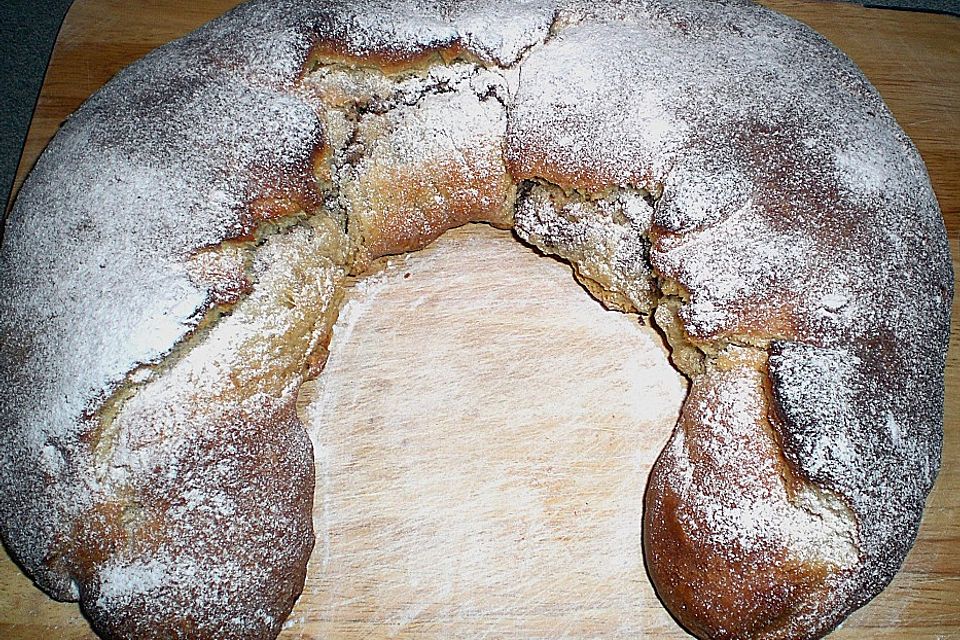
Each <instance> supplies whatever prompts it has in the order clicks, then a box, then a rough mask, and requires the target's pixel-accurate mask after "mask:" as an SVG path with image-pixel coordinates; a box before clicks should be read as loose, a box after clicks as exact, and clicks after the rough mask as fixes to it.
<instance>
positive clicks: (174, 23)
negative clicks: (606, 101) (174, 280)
mask: <svg viewBox="0 0 960 640" xmlns="http://www.w3.org/2000/svg"><path fill="white" fill-rule="evenodd" d="M233 4H235V1H234V0H192V1H191V0H147V1H144V2H141V3H130V2H126V1H124V0H77V1H76V3H75V4H74V6H73V7H72V9H71V10H70V13H69V14H68V16H67V19H66V21H65V22H64V25H63V28H62V30H61V33H60V36H59V38H58V42H57V46H56V48H55V50H54V54H53V57H52V59H51V62H50V67H49V69H48V72H47V77H46V79H45V82H44V87H43V90H42V93H41V97H40V101H39V103H38V105H37V109H36V112H35V114H34V118H33V123H32V126H31V129H30V133H29V137H28V141H27V145H26V148H25V150H24V154H23V157H22V160H21V163H20V169H19V172H18V177H17V182H16V185H17V186H19V184H20V183H21V181H22V178H23V176H24V175H25V173H26V171H27V170H28V169H29V167H30V166H31V165H32V164H33V162H34V161H35V159H36V157H37V155H38V154H39V152H40V150H41V149H42V148H43V146H44V145H45V144H46V142H47V141H48V140H49V138H50V137H51V136H52V135H53V133H54V132H55V131H56V129H57V127H58V126H59V124H60V123H61V122H62V121H63V119H64V118H65V117H66V115H67V114H69V113H70V112H71V111H73V110H74V109H75V108H76V107H77V106H79V104H80V103H81V102H82V101H83V100H84V99H85V98H86V97H87V96H88V95H89V94H90V93H92V92H93V91H95V90H96V89H97V88H98V87H99V86H101V85H102V84H103V83H104V82H105V81H106V80H107V79H109V77H110V76H112V75H113V74H114V73H116V72H117V71H118V70H119V69H121V68H122V67H123V66H125V65H126V64H128V63H129V62H131V61H132V60H134V59H136V58H138V57H140V56H141V55H143V54H144V53H146V52H147V51H149V50H150V49H152V48H154V47H155V46H157V45H159V44H162V43H163V42H165V41H168V40H170V39H172V38H175V37H177V36H179V35H182V34H183V33H185V32H187V31H189V30H190V29H192V28H194V27H196V26H198V25H200V24H201V23H202V22H204V21H205V20H207V19H209V18H211V17H214V16H215V15H218V14H220V13H222V12H223V11H225V10H227V9H229V8H230V7H231V6H233ZM765 4H768V5H769V6H771V7H773V8H775V9H778V10H781V11H783V12H785V13H787V14H789V15H792V16H794V17H796V18H798V19H800V20H802V21H804V22H806V23H808V24H810V25H811V26H813V27H814V28H815V29H817V30H818V31H820V32H821V33H823V34H824V35H825V36H826V37H827V38H829V39H830V40H831V41H833V42H834V43H835V44H836V45H837V46H839V47H840V48H841V49H843V50H844V51H845V52H847V53H848V54H849V55H850V56H851V57H852V58H853V59H854V60H855V61H856V62H857V63H858V64H859V65H860V66H861V68H863V70H864V71H865V73H866V74H867V76H868V77H869V78H870V79H871V80H872V81H873V83H874V84H875V85H876V86H877V88H878V89H879V90H880V92H881V94H882V95H883V96H884V98H885V99H886V101H887V103H888V104H889V105H890V108H891V109H892V110H893V112H894V114H895V115H896V116H897V118H898V120H899V121H900V123H901V125H902V126H903V128H904V129H905V130H906V131H907V133H908V134H909V135H910V136H911V137H912V138H913V139H914V141H915V142H916V144H917V146H918V147H919V149H920V152H921V154H922V155H923V157H924V160H925V161H926V162H927V165H928V168H929V171H930V175H931V180H932V182H933V185H934V189H935V190H936V192H937V196H938V198H939V200H940V205H941V208H942V210H943V214H944V219H945V222H946V225H947V229H948V233H949V235H950V244H951V249H952V251H953V256H954V269H955V271H957V270H960V269H958V266H960V264H958V260H960V246H958V237H960V20H958V19H956V18H952V17H948V16H941V15H932V14H921V13H909V12H895V11H887V10H878V9H863V8H860V7H857V6H853V5H848V4H832V3H822V2H787V1H776V2H774V1H769V2H765ZM958 306H960V305H958V303H957V302H956V301H955V303H954V321H953V325H952V331H951V347H950V353H949V355H948V365H947V400H946V417H945V427H946V429H945V441H944V449H943V452H944V460H943V469H942V471H941V473H940V477H939V479H938V481H937V485H936V487H935V489H934V491H933V493H932V494H931V496H930V499H929V502H928V507H927V510H926V512H925V516H924V522H923V526H922V528H921V531H920V537H919V540H918V542H917V545H916V547H915V548H914V550H913V551H912V552H911V554H910V556H909V557H908V559H907V561H906V564H905V566H904V568H903V570H902V571H901V572H900V574H899V575H898V576H897V577H896V579H895V580H894V581H893V583H892V584H891V585H890V587H889V588H888V589H887V590H886V591H884V592H883V593H882V594H881V595H880V596H879V597H878V598H876V599H875V600H874V601H873V602H871V603H870V604H869V605H867V606H866V607H864V608H863V609H861V610H860V611H858V612H857V613H855V614H854V615H853V616H852V617H851V618H850V619H849V620H848V621H847V622H846V623H845V624H844V625H843V627H842V628H841V629H840V630H838V631H836V632H835V633H834V634H833V635H831V638H840V639H853V638H889V639H893V638H902V639H921V638H922V639H929V640H933V639H937V640H946V639H948V638H960V332H958V324H960V323H958V316H960V313H958V311H960V309H958ZM336 334H337V338H336V339H335V342H334V350H333V353H332V354H331V359H330V361H329V364H328V368H327V371H325V373H324V375H323V376H322V377H321V379H320V381H319V382H318V384H317V385H316V386H315V387H313V388H312V389H311V391H310V393H309V394H304V397H303V403H302V406H301V414H302V415H303V417H304V419H305V421H306V422H307V423H308V425H309V427H310V429H311V435H312V437H313V438H314V442H315V445H316V449H317V465H318V467H317V470H318V484H317V493H316V508H315V523H316V528H317V536H318V537H317V546H316V549H315V552H314V557H313V558H312V560H311V566H310V575H309V577H308V581H307V585H306V588H305V590H304V595H303V596H302V597H301V599H300V601H299V602H298V604H297V607H296V609H295V610H294V613H293V615H292V616H291V618H290V621H289V623H288V625H287V626H286V628H285V630H284V632H283V635H282V637H284V638H288V639H292V638H320V637H336V638H361V637H362V638H378V637H401V638H450V637H473V638H480V637H493V638H534V637H536V638H561V637H570V638H583V637H604V638H608V637H609V638H614V637H631V638H635V637H650V638H684V637H687V635H686V634H685V633H684V632H683V631H682V630H681V629H679V628H678V627H677V626H676V625H675V623H674V622H673V621H672V620H671V619H670V617H669V615H667V614H666V613H665V611H664V610H663V609H662V607H661V606H660V605H659V603H658V602H657V600H656V598H655V596H654V595H653V593H652V591H651V589H650V587H649V585H648V584H647V581H646V575H645V573H644V571H643V566H642V556H641V555H640V549H639V546H638V543H639V537H638V535H639V532H638V529H637V527H638V526H639V525H638V523H639V509H640V495H641V493H642V489H643V484H644V478H645V473H646V471H645V470H646V469H648V468H649V464H650V463H651V462H652V460H653V457H654V456H655V455H656V453H657V451H658V449H659V446H661V444H662V442H664V441H665V439H666V437H667V435H668V430H669V425H670V424H671V421H672V420H673V418H674V417H675V412H676V410H677V408H678V407H679V403H680V401H681V399H682V394H683V381H682V380H681V379H680V378H678V377H677V376H676V374H674V373H673V372H672V371H671V369H670V368H669V366H667V361H666V356H665V352H664V350H663V348H662V345H660V344H659V343H658V342H657V340H658V339H657V336H656V334H655V333H653V332H652V331H650V330H649V329H647V328H644V327H643V326H642V325H641V324H640V323H639V322H638V321H637V320H636V319H635V318H632V317H630V316H624V315H621V314H616V313H612V312H607V311H604V310H603V309H602V308H601V307H600V306H599V305H597V304H596V303H595V302H593V301H592V300H591V299H590V298H588V297H587V296H586V294H585V293H584V292H583V291H582V290H581V289H580V288H579V287H578V286H577V285H576V284H575V283H574V282H573V279H572V278H571V276H570V270H569V268H568V267H566V266H565V265H562V264H560V263H558V262H555V261H553V260H550V259H545V258H541V257H538V256H536V255H535V254H534V253H532V252H531V251H529V250H527V249H525V248H523V247H522V246H521V245H519V244H518V243H516V242H514V241H513V240H512V239H511V238H510V236H509V234H506V233H503V232H496V231H493V230H491V229H488V228H486V227H479V226H478V227H469V228H465V229H463V230H459V231H456V232H451V233H450V234H448V235H447V236H445V237H444V238H442V239H441V240H440V241H438V243H436V244H435V245H434V246H432V247H430V248H428V249H427V250H425V251H424V252H422V253H420V254H417V255H414V256H409V257H405V258H396V259H393V260H392V261H391V264H390V265H386V266H385V267H384V270H383V271H382V272H381V273H379V274H377V275H376V276H374V277H373V279H372V280H369V281H368V283H367V284H365V285H363V286H360V287H358V288H356V289H354V290H353V291H352V292H351V294H350V295H349V297H348V302H347V305H346V307H345V309H344V313H343V314H342V316H341V319H340V321H339V322H338V325H337V329H336ZM374 362H375V363H376V365H375V366H374V364H373V363H374ZM412 372H416V373H415V374H413V373H412ZM411 390H412V391H411ZM531 495H536V496H539V498H538V499H537V500H533V499H532V498H531ZM544 496H546V497H547V498H546V499H544ZM94 637H95V636H94V635H93V633H92V632H91V631H90V629H89V626H88V625H87V623H86V621H85V620H84V619H83V617H82V615H81V614H80V612H79V610H78V608H77V606H76V605H75V604H70V603H66V604H64V603H56V602H53V601H52V600H50V599H48V598H47V597H46V596H45V595H43V593H42V592H40V591H39V590H38V589H36V588H35V587H34V586H33V585H32V584H31V583H30V581H29V580H28V579H27V578H26V577H25V576H23V574H22V573H20V572H19V570H18V569H17V568H16V566H14V564H13V563H12V562H11V561H10V560H9V559H8V558H7V557H6V556H5V555H2V557H0V638H24V639H38V640H39V639H41V638H42V639H44V640H49V639H53V638H65V639H92V638H94Z"/></svg>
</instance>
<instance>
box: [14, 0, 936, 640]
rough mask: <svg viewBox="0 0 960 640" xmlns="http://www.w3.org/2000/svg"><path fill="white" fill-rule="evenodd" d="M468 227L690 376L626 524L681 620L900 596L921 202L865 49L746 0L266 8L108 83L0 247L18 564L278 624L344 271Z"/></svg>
mask: <svg viewBox="0 0 960 640" xmlns="http://www.w3.org/2000/svg"><path fill="white" fill-rule="evenodd" d="M469 221H483V222H488V223H491V224H494V225H497V226H501V227H510V228H513V229H515V232H516V234H517V235H518V236H519V237H520V238H521V239H522V240H524V241H526V242H528V243H530V244H532V245H535V246H536V247H538V248H539V249H541V250H542V251H544V252H546V253H550V254H555V255H558V256H561V257H563V258H564V259H566V260H568V261H570V263H571V264H572V265H573V267H574V271H575V273H576V275H577V277H578V279H580V280H581V281H582V282H583V284H584V285H585V286H586V288H587V289H588V290H589V291H590V292H591V293H593V294H594V295H595V296H596V297H598V298H599V299H601V300H602V301H604V302H605V303H606V304H607V305H608V306H611V307H614V308H618V309H622V310H626V311H636V312H640V313H643V314H650V315H652V318H653V321H654V322H655V323H656V324H657V325H658V326H659V327H660V328H661V329H662V330H663V333H664V334H665V335H666V336H667V338H668V340H669V342H670V344H671V347H672V360H673V362H674V363H675V365H676V366H677V367H678V368H679V369H680V370H681V371H682V372H683V373H685V374H686V375H687V376H688V377H689V380H690V391H689V395H688V397H687V399H686V402H685V405H684V407H683V410H682V414H681V417H680V420H679V423H678V425H677V427H676V429H675V431H674V433H673V435H672V437H671V439H670V441H669V443H668V445H667V447H666V448H665V450H664V451H663V453H662V454H661V456H660V458H659V461H658V462H657V464H656V465H655V467H654V469H653V472H652V476H651V478H650V481H649V486H648V489H647V500H646V508H645V516H644V522H643V532H644V533H643V543H644V553H645V555H646V559H647V564H648V570H649V573H650V576H651V578H652V580H653V583H654V585H655V586H656V589H657V591H658V593H659V595H660V597H661V598H662V599H663V602H664V604H665V605H666V606H667V607H668V608H669V609H670V611H671V612H672V613H673V614H674V615H675V617H676V618H677V619H678V621H679V622H680V623H681V624H683V625H684V626H685V627H686V628H687V629H689V630H690V631H691V632H693V633H694V634H696V635H697V636H699V637H703V638H784V639H785V638H792V639H796V638H814V637H819V636H822V635H824V634H826V633H827V632H828V631H829V630H831V629H832V628H833V627H834V626H836V625H837V624H838V623H839V622H840V621H841V620H842V619H843V618H844V617H845V616H846V615H847V614H848V613H849V612H851V611H852V610H853V609H855V608H857V607H859V606H861V605H863V604H864V603H865V602H867V601H868V600H869V599H870V598H871V597H873V596H874V595H876V594H877V593H878V592H879V591H880V590H881V589H882V588H883V587H884V586H885V585H886V584H887V583H888V582H889V581H890V579H891V578H892V576H893V575H894V573H895V572H896V571H897V569H898V568H899V566H900V564H901V562H902V561H903V559H904V556H905V555H906V553H907V551H908V549H909V548H910V546H911V544H912V542H913V540H914V538H915V535H916V532H917V527H918V525H919V522H920V517H921V512H922V509H923V504H924V500H925V498H926V496H927V493H928V491H929V490H930V488H931V486H932V483H933V481H934V478H935V476H936V474H937V470H938V468H939V464H940V449H941V439H942V412H943V393H944V390H943V368H944V355H945V351H946V347H947V337H948V327H949V309H950V302H951V297H952V290H953V284H952V282H953V274H952V272H951V265H950V258H949V249H948V245H947V240H946V234H945V231H944V226H943V221H942V218H941V215H940V212H939V209H938V206H937V202H936V199H935V197H934V194H933V191H932V189H931V187H930V183H929V179H928V177H927V174H926V171H925V168H924V165H923V163H922V161H921V159H920V157H919V155H918V153H917V151H916V150H915V148H914V146H913V144H912V143H911V142H910V140H909V139H908V138H907V136H906V135H905V134H904V133H903V132H902V131H901V130H900V128H899V127H898V126H897V124H896V123H895V122H894V119H893V117H892V116H891V114H890V112H889V111H888V109H887V108H886V107H885V106H884V104H883V103H882V101H881V99H880V97H879V96H878V94H877V92H876V90H875V89H874V88H872V87H871V86H870V84H869V83H868V82H867V81H866V79H865V78H864V77H863V76H862V74H861V73H860V72H859V70H858V69H857V68H856V67H855V66H854V65H853V64H852V63H851V62H850V61H849V60H848V59H847V58H846V57H844V56H843V55H842V54H841V53H839V52H838V51H837V50H836V49H834V48H833V47H832V46H831V45H829V43H827V41H825V40H824V39H823V38H822V37H820V36H819V35H817V34H815V33H814V32H812V31H811V30H810V29H808V28H806V27H804V26H803V25H801V24H799V23H797V22H794V21H793V20H790V19H788V18H785V17H783V16H780V15H778V14H776V13H773V12H771V11H769V10H766V9H764V8H761V7H758V6H756V5H754V4H751V3H749V2H740V1H736V0H731V1H729V2H702V1H700V0H689V1H686V0H677V1H664V2H658V1H653V0H650V1H646V2H622V3H621V2H604V1H598V0H590V1H589V2H579V1H576V0H571V1H570V2H565V1H563V0H557V1H556V2H554V1H553V0H509V1H508V0H502V1H499V2H487V1H485V0H468V1H464V2H441V3H428V2H424V1H421V0H396V1H393V2H389V3H385V2H378V1H374V0H348V1H347V2H332V1H323V0H312V1H305V0H296V1H294V0H278V1H269V2H268V1H265V0H264V1H256V0H255V1H254V2H250V3H249V4H245V5H242V6H240V7H238V8H236V9H234V10H233V11H231V12H229V13H228V14H226V15H224V16H223V17H221V18H219V19H217V20H214V21H213V22H211V23H209V24H208V25H206V26H204V27H203V28H201V29H199V30H198V31H196V32H194V33H192V34H190V35H188V36H186V37H184V38H182V39H180V40H177V41H175V42H173V43H171V44H169V45H167V46H165V47H162V48H161V49H158V50H156V51H154V52H153V53H151V54H149V55H147V56H146V57H144V58H143V59H142V60H140V61H139V62H137V63H135V64H133V65H131V66H130V67H129V68H127V69H126V70H124V71H123V72H121V73H120V74H118V75H117V76H116V78H114V79H113V80H112V81H111V82H109V83H108V84H107V85H106V86H105V87H104V88H103V89H101V90H100V91H99V92H97V93H96V94H95V95H94V96H92V97H91V98H90V99H89V100H88V101H87V102H86V103H85V104H84V105H83V106H82V107H81V108H80V109H79V110H78V111H77V112H76V113H75V114H74V115H73V116H72V117H71V118H70V119H69V120H67V121H66V123H65V124H64V125H63V127H62V129H61V130H60V131H59V133H58V134H57V135H56V137H55V138H54V139H53V141H52V142H51V143H50V145H49V147H48V148H47V150H46V151H45V152H44V154H43V155H42V157H41V158H40V160H39V161H38V163H37V165H36V167H35V169H34V170H33V172H32V173H31V175H30V177H29V178H28V179H27V181H26V182H25V184H24V186H23V188H22V190H21V192H20V195H19V198H18V199H17V202H16V205H15V206H14V208H13V210H12V211H11V213H10V216H9V219H8V222H7V224H6V230H5V234H4V237H3V246H2V255H0V260H2V264H0V291H2V292H3V293H2V300H0V331H2V343H0V372H2V376H3V380H4V386H5V388H4V393H3V398H2V408H0V424H2V429H0V434H2V435H0V525H2V534H3V540H4V542H5V543H6V545H7V548H8V549H9V551H10V553H11V554H12V555H13V556H14V557H15V558H16V560H17V561H18V562H19V563H20V565H21V566H22V567H23V569H24V570H25V571H26V572H27V573H28V574H29V575H30V577H32V578H33V580H34V581H36V583H37V584H38V585H39V586H40V587H41V588H42V589H44V590H45V591H46V592H47V593H49V594H50V595H51V596H53V597H55V598H58V599H65V600H74V599H79V600H80V603H81V606H82V607H83V610H84V612H85V613H86V614H87V616H88V617H89V619H90V621H91V623H92V624H93V626H94V628H95V629H96V630H97V632H98V633H100V634H101V635H102V636H104V637H106V638H138V639H143V638H218V639H224V638H271V637H274V636H275V635H276V634H277V633H278V632H279V630H280V627H281V624H282V622H283V621H284V619H285V617H286V616H287V615H288V613H289V612H290V610H291V607H292V606H293V603H294V601H295V599H296V598H297V596H298V595H299V593H300V590H301V589H302V586H303V581H304V574H305V566H306V562H307V558H308V555H309V553H310V550H311V548H312V545H313V532H312V528H311V500H312V495H313V494H312V490H313V460H312V452H311V445H310V441H309V439H308V438H307V436H306V434H305V431H304V428H303V425H301V423H300V422H299V420H298V418H297V415H296V413H295V411H294V401H295V398H296V395H297V390H298V389H299V387H300V385H301V383H303V382H304V381H305V380H306V379H308V378H310V377H312V376H316V375H318V374H319V373H320V371H321V369H322V367H323V363H324V360H325V355H326V349H327V345H328V343H329V340H330V338H331V326H332V324H333V321H334V319H335V317H336V314H337V309H338V302H339V299H340V295H341V292H342V291H343V289H344V287H345V286H346V283H347V282H348V281H349V280H348V279H352V278H353V277H355V276H357V275H359V274H362V273H363V272H364V270H365V269H366V268H368V266H369V265H370V264H371V261H372V260H374V259H376V258H377V257H379V256H384V255H388V254H396V253H401V252H406V251H412V250H415V249H418V248H421V247H423V246H425V245H426V244H428V243H429V242H431V241H432V240H434V239H435V238H436V237H437V236H439V235H440V234H441V233H443V231H444V230H446V229H449V228H451V227H454V226H458V225H462V224H464V223H466V222H469ZM623 552H625V551H624V550H617V549H611V553H623ZM626 552H633V551H632V550H627V551H626Z"/></svg>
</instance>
